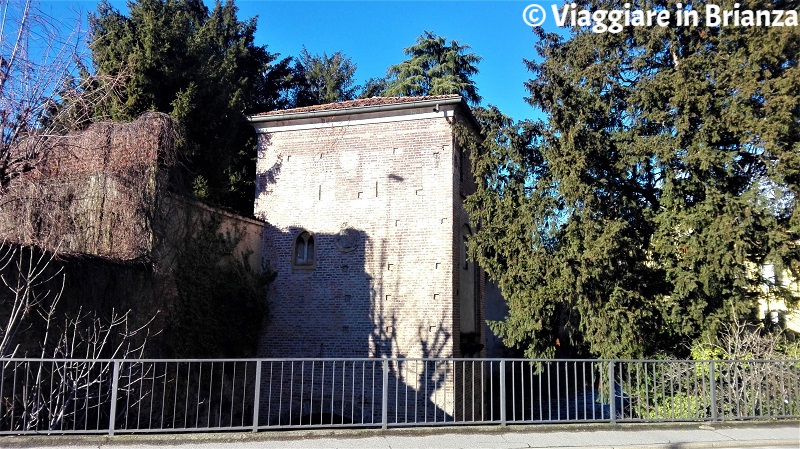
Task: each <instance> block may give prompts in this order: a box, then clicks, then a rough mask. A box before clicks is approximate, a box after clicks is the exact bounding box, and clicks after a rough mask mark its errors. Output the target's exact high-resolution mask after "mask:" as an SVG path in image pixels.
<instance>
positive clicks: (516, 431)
mask: <svg viewBox="0 0 800 449" xmlns="http://www.w3.org/2000/svg"><path fill="white" fill-rule="evenodd" d="M164 446H183V447H192V448H194V447H197V448H201V449H233V448H245V449H261V448H265V449H277V448H292V449H302V448H342V449H359V448H381V449H404V448H417V447H419V448H441V449H460V448H493V449H494V448H497V449H518V448H520V449H521V448H559V449H565V448H595V449H608V448H620V449H622V448H624V449H700V448H752V447H758V448H785V447H794V448H800V422H798V421H781V422H746V423H704V424H700V423H690V424H686V423H681V424H620V425H611V424H590V425H580V424H571V425H529V426H509V427H489V426H484V427H445V428H434V429H419V428H415V429H390V430H387V431H381V430H368V429H360V430H327V429H326V430H301V431H270V432H259V433H255V434H253V433H226V434H223V433H217V434H184V435H118V436H115V437H111V438H109V437H101V436H50V437H48V436H33V437H31V436H24V437H14V436H11V437H0V447H3V448H30V447H92V448H95V447H96V448H102V449H111V448H113V449H149V448H157V447H164Z"/></svg>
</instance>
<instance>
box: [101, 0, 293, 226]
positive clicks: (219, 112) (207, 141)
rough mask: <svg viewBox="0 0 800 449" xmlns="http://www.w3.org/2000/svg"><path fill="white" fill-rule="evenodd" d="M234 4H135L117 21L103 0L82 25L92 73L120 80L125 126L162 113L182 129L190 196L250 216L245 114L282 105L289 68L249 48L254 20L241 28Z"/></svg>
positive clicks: (117, 109) (116, 114) (117, 111)
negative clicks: (123, 79) (86, 27)
mask: <svg viewBox="0 0 800 449" xmlns="http://www.w3.org/2000/svg"><path fill="white" fill-rule="evenodd" d="M237 9H238V8H237V7H236V6H235V4H234V3H233V1H232V0H231V1H229V2H227V3H225V4H221V3H219V1H217V3H216V4H215V6H214V8H213V9H212V10H209V9H208V8H207V7H206V6H205V5H204V4H203V2H202V1H201V0H136V1H133V2H131V3H130V4H129V15H128V16H125V15H123V14H121V13H120V12H119V11H117V10H115V9H114V8H113V7H112V6H111V5H110V4H109V3H107V2H106V1H103V2H102V3H101V4H100V5H99V6H98V10H97V13H96V14H94V15H92V16H91V17H90V26H91V32H92V42H91V48H92V57H93V60H94V64H95V67H96V69H97V71H98V72H99V73H100V74H117V73H127V74H128V76H129V80H128V83H127V85H126V87H125V91H124V95H123V98H122V100H121V101H117V102H114V103H112V104H109V105H106V108H107V110H106V111H104V112H105V113H107V114H108V115H110V116H111V117H112V118H115V119H119V120H127V119H131V118H134V117H136V116H138V115H139V114H141V113H142V112H144V111H147V110H156V111H161V112H166V113H169V114H170V115H172V116H173V117H174V118H176V119H177V120H178V121H179V123H180V124H181V125H182V127H183V128H184V136H185V140H184V142H182V147H183V150H184V151H183V155H184V156H185V160H184V161H183V165H184V167H185V173H184V174H185V176H184V178H185V184H186V185H187V187H189V188H191V189H192V191H193V192H194V194H195V195H197V196H198V197H200V198H204V199H207V200H209V201H212V202H215V203H217V204H220V205H224V206H228V207H230V208H233V209H235V210H237V211H239V212H242V213H246V214H249V213H252V197H253V190H252V189H253V182H254V179H255V168H254V162H253V159H254V157H255V137H254V133H253V131H252V129H251V128H250V127H249V126H248V124H247V123H246V122H245V120H244V113H247V112H254V111H259V112H260V111H264V110H270V109H275V108H280V107H285V106H286V101H287V99H286V92H285V90H284V89H283V84H284V83H285V82H286V80H288V79H289V78H290V75H291V71H290V69H291V68H290V67H289V62H290V60H289V59H288V58H287V59H283V60H280V61H279V60H277V55H276V54H272V53H269V52H268V51H267V49H266V47H264V46H258V45H255V43H254V33H255V30H256V20H255V19H250V20H247V21H240V20H239V19H238V18H237V16H236V14H237Z"/></svg>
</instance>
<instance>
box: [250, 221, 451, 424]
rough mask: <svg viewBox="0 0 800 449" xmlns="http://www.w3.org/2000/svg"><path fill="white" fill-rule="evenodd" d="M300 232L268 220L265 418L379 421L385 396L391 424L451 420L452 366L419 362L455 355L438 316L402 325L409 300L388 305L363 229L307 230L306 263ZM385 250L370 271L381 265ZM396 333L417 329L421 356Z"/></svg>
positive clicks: (393, 291)
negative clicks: (310, 250) (270, 277)
mask: <svg viewBox="0 0 800 449" xmlns="http://www.w3.org/2000/svg"><path fill="white" fill-rule="evenodd" d="M304 233H310V232H309V230H306V229H303V228H299V227H291V228H289V229H288V230H285V231H284V230H280V229H278V228H276V227H275V226H272V225H270V224H267V225H266V232H265V242H264V243H265V245H264V246H265V261H266V263H268V265H269V266H270V268H271V269H272V270H274V271H275V272H276V273H277V277H276V279H275V281H274V282H273V283H272V284H271V285H270V288H269V292H268V295H267V296H268V307H269V315H270V320H269V322H267V323H265V325H264V327H263V331H262V336H261V344H260V349H259V356H260V357H266V358H270V359H269V360H265V361H263V362H262V375H261V382H262V383H261V385H262V390H261V397H260V410H261V414H260V422H261V424H262V425H280V426H293V425H317V424H318V425H342V426H348V425H380V424H381V423H382V420H383V413H382V411H383V405H384V397H385V398H386V409H387V421H388V423H390V424H392V423H398V424H399V423H410V422H444V421H452V420H453V417H454V409H455V404H456V401H457V398H456V397H455V396H456V390H457V388H456V387H455V383H454V382H455V379H454V377H455V373H454V371H455V366H454V363H453V362H452V361H444V360H433V361H432V360H423V359H431V358H437V357H442V356H450V355H451V352H450V351H448V350H447V348H448V345H450V344H451V340H452V335H451V334H450V332H448V331H447V329H446V328H445V327H444V326H443V325H442V324H441V320H440V323H439V325H437V326H427V325H422V324H420V325H419V327H418V328H417V329H414V330H409V329H399V328H398V326H399V325H402V322H403V319H402V318H403V317H402V316H401V314H402V313H406V312H407V311H408V310H410V309H409V306H408V305H405V306H404V305H403V304H402V303H401V302H393V301H396V300H397V298H398V294H399V291H398V286H397V285H396V283H392V282H388V281H387V282H384V279H382V278H377V277H378V276H382V275H381V274H375V277H373V275H370V273H369V272H368V268H367V264H368V261H367V257H366V248H367V247H368V245H371V244H373V243H374V242H371V241H370V238H369V236H368V235H367V234H366V233H365V232H364V231H362V230H358V229H354V228H352V227H349V226H347V225H346V224H343V225H342V227H341V230H340V231H339V232H338V233H313V234H310V235H311V237H312V238H313V245H314V251H315V257H314V258H313V261H310V262H309V261H306V260H303V259H302V258H301V256H302V254H300V252H299V250H298V245H300V246H301V247H303V248H301V249H307V245H308V240H307V237H303V235H304ZM304 239H305V240H304ZM304 245H305V246H304ZM385 246H386V245H384V244H380V249H379V250H380V251H381V254H380V256H379V257H378V260H377V261H373V263H380V265H378V266H377V269H375V268H376V267H371V268H372V270H370V271H372V272H373V273H376V272H377V273H380V272H381V271H380V267H385V266H386V263H387V257H386V254H385V250H384V249H383V248H385ZM301 252H302V251H301ZM401 332H402V333H404V335H407V333H408V332H412V333H413V332H415V333H416V340H417V341H418V344H419V353H418V355H417V357H421V358H413V359H412V358H406V357H407V355H408V354H404V353H403V349H404V348H401V347H400V346H399V345H398V342H399V341H400V338H399V337H400V334H401ZM405 341H408V340H407V339H406V340H405ZM405 350H406V351H408V349H405ZM393 357H394V359H393ZM333 358H335V359H336V360H331V359H333ZM384 373H385V374H386V377H384ZM384 380H385V382H384ZM384 388H385V389H386V391H385V392H384Z"/></svg>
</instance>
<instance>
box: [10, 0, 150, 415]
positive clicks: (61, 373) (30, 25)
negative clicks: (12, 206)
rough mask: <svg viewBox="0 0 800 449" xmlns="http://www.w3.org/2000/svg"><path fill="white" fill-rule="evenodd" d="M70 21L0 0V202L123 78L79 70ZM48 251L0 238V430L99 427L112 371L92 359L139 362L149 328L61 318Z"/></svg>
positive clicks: (81, 56) (75, 31)
mask: <svg viewBox="0 0 800 449" xmlns="http://www.w3.org/2000/svg"><path fill="white" fill-rule="evenodd" d="M74 23H75V25H74V26H69V25H68V24H66V23H64V22H62V21H61V20H60V19H58V18H55V17H52V16H49V15H48V14H46V13H45V11H44V10H43V9H42V8H40V7H39V6H38V4H37V3H36V2H35V1H34V0H0V127H1V128H2V137H1V138H0V197H3V196H4V194H5V193H7V192H8V189H9V186H11V185H12V184H13V183H14V182H15V181H17V180H19V179H21V178H23V179H24V178H30V179H31V180H35V178H37V176H39V175H40V174H37V171H38V170H40V169H42V167H44V166H45V162H46V161H47V159H48V156H49V152H50V151H51V150H52V149H53V148H56V147H57V145H54V144H53V143H52V142H51V140H52V139H54V138H57V137H61V136H63V135H64V134H66V133H67V132H69V131H74V130H79V129H82V128H84V127H85V126H87V125H88V124H90V123H91V122H92V121H94V120H97V119H98V118H102V117H98V116H97V115H96V114H97V111H98V110H99V109H100V108H99V107H100V106H101V105H102V104H103V103H104V102H105V101H109V100H110V99H111V98H113V97H114V96H116V95H117V94H118V92H119V89H120V87H121V86H122V83H123V82H124V80H125V76H124V74H123V75H120V76H116V77H114V78H102V79H101V78H99V77H92V76H89V75H87V72H86V71H82V69H83V68H84V64H85V62H86V61H88V57H87V56H88V49H87V47H86V45H85V41H86V40H85V33H83V32H82V30H81V29H80V25H79V24H80V20H79V19H77V18H76V19H75V20H74ZM65 30H71V31H65ZM44 248H46V249H44ZM58 253H59V247H58V245H55V247H53V246H52V245H47V246H46V247H42V248H40V247H38V246H37V242H24V243H23V242H9V241H6V240H5V239H4V236H0V382H3V383H4V384H5V385H13V386H19V388H17V389H15V390H13V391H11V390H9V389H8V388H6V389H5V390H4V391H3V392H2V394H0V429H2V430H20V431H24V430H53V429H59V428H78V427H82V428H92V427H93V426H95V425H97V426H102V424H101V422H102V421H104V420H103V419H101V418H102V417H103V415H104V414H105V415H107V414H108V413H109V409H110V407H109V405H110V396H111V388H110V385H111V378H112V377H113V376H112V374H111V370H112V367H113V364H112V363H109V362H107V361H102V360H100V359H101V358H124V359H137V358H141V356H142V352H143V350H144V346H145V343H146V342H147V338H148V334H147V333H148V325H149V324H150V323H149V322H148V323H146V324H145V325H144V326H142V327H139V328H131V327H130V320H129V312H126V313H119V312H115V311H112V312H111V315H110V316H109V317H107V318H103V317H99V316H97V314H95V313H93V312H85V311H83V310H82V309H78V310H77V311H74V312H71V313H67V314H64V313H63V312H61V310H62V308H61V307H59V305H60V301H61V297H62V294H63V292H64V286H65V273H64V272H63V270H62V269H61V268H60V267H61V266H62V265H61V264H60V263H59V262H58V261H57V260H56V257H57V255H58ZM31 336H35V338H31ZM134 342H136V343H134ZM15 357H17V358H15ZM22 357H33V358H22ZM47 359H60V360H58V361H47ZM136 366H137V365H136V364H128V366H127V369H128V371H129V372H128V373H127V375H126V376H122V377H121V378H120V379H124V380H121V381H120V385H119V388H118V393H119V394H121V395H125V394H127V393H130V392H131V389H132V387H131V385H133V383H134V382H135V380H136V379H138V377H137V375H136V373H133V371H135V370H136V368H135V367H136ZM138 374H139V375H144V373H141V372H139V373H138ZM137 397H138V396H137ZM132 402H133V403H135V401H132ZM121 412H122V413H124V410H122V411H121ZM105 422H108V421H107V420H105Z"/></svg>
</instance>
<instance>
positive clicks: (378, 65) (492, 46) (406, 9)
mask: <svg viewBox="0 0 800 449" xmlns="http://www.w3.org/2000/svg"><path fill="white" fill-rule="evenodd" d="M43 1H44V4H43V9H45V10H47V9H49V8H52V11H53V14H54V15H56V16H60V17H64V16H65V15H69V14H76V11H82V12H83V13H84V14H85V13H86V12H91V11H94V9H95V5H96V2H91V1H81V2H59V1H54V0H43ZM112 3H113V4H114V5H115V6H117V7H118V9H120V10H122V11H123V12H124V11H126V9H127V7H126V4H125V2H124V1H113V2H112ZM206 3H207V4H213V0H212V1H209V0H206ZM529 3H531V1H468V0H467V1H465V0H461V1H269V0H238V1H236V4H237V5H238V7H239V18H240V19H245V18H249V17H253V16H258V32H257V34H256V43H257V44H259V45H267V47H268V49H269V50H270V51H272V52H277V53H280V54H281V55H283V56H296V55H298V54H299V53H300V49H301V48H302V47H303V45H305V46H306V48H307V49H308V51H309V52H310V53H312V54H314V53H322V52H327V53H328V54H330V53H333V52H336V51H339V50H341V51H342V52H344V53H345V54H346V55H347V56H349V57H350V58H352V60H353V62H355V63H356V64H357V65H358V70H357V72H356V78H357V82H358V83H359V84H363V83H364V82H365V81H366V80H367V79H369V78H371V77H381V76H384V75H385V73H386V68H387V67H389V66H390V65H392V64H397V63H399V62H400V61H402V60H403V59H405V55H404V54H403V48H405V47H407V46H409V45H412V44H413V43H414V40H415V39H416V37H417V36H419V35H420V34H421V33H422V32H423V31H425V30H428V31H433V32H435V33H436V34H438V35H440V36H445V37H447V38H448V39H455V40H458V41H460V42H461V43H462V44H468V45H470V46H471V47H472V50H473V52H474V53H475V54H477V55H480V56H481V57H483V61H482V62H481V63H480V65H479V69H480V73H479V74H478V75H477V76H476V77H475V81H476V84H477V86H478V93H479V94H480V95H481V96H482V97H483V104H484V105H486V104H494V105H496V106H498V107H499V108H500V109H501V110H502V111H503V112H504V113H506V114H507V115H510V116H512V117H514V118H515V119H523V118H537V117H540V114H539V113H537V111H535V110H534V109H533V108H532V107H530V106H529V105H528V104H527V103H526V102H525V101H524V97H525V96H526V94H527V92H526V91H525V88H524V86H523V83H524V82H525V81H526V80H528V79H529V78H530V74H529V72H528V71H527V70H526V68H525V65H524V64H523V62H522V60H523V58H533V57H534V56H535V52H534V48H533V46H534V43H535V37H534V35H533V33H532V32H531V28H530V27H529V26H527V25H526V24H525V23H524V22H523V20H522V12H523V10H524V9H525V7H526V6H527V5H528V4H529ZM539 3H541V4H543V5H544V6H546V7H549V5H550V4H551V3H552V0H544V1H540V2H539ZM559 3H560V2H559Z"/></svg>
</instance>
